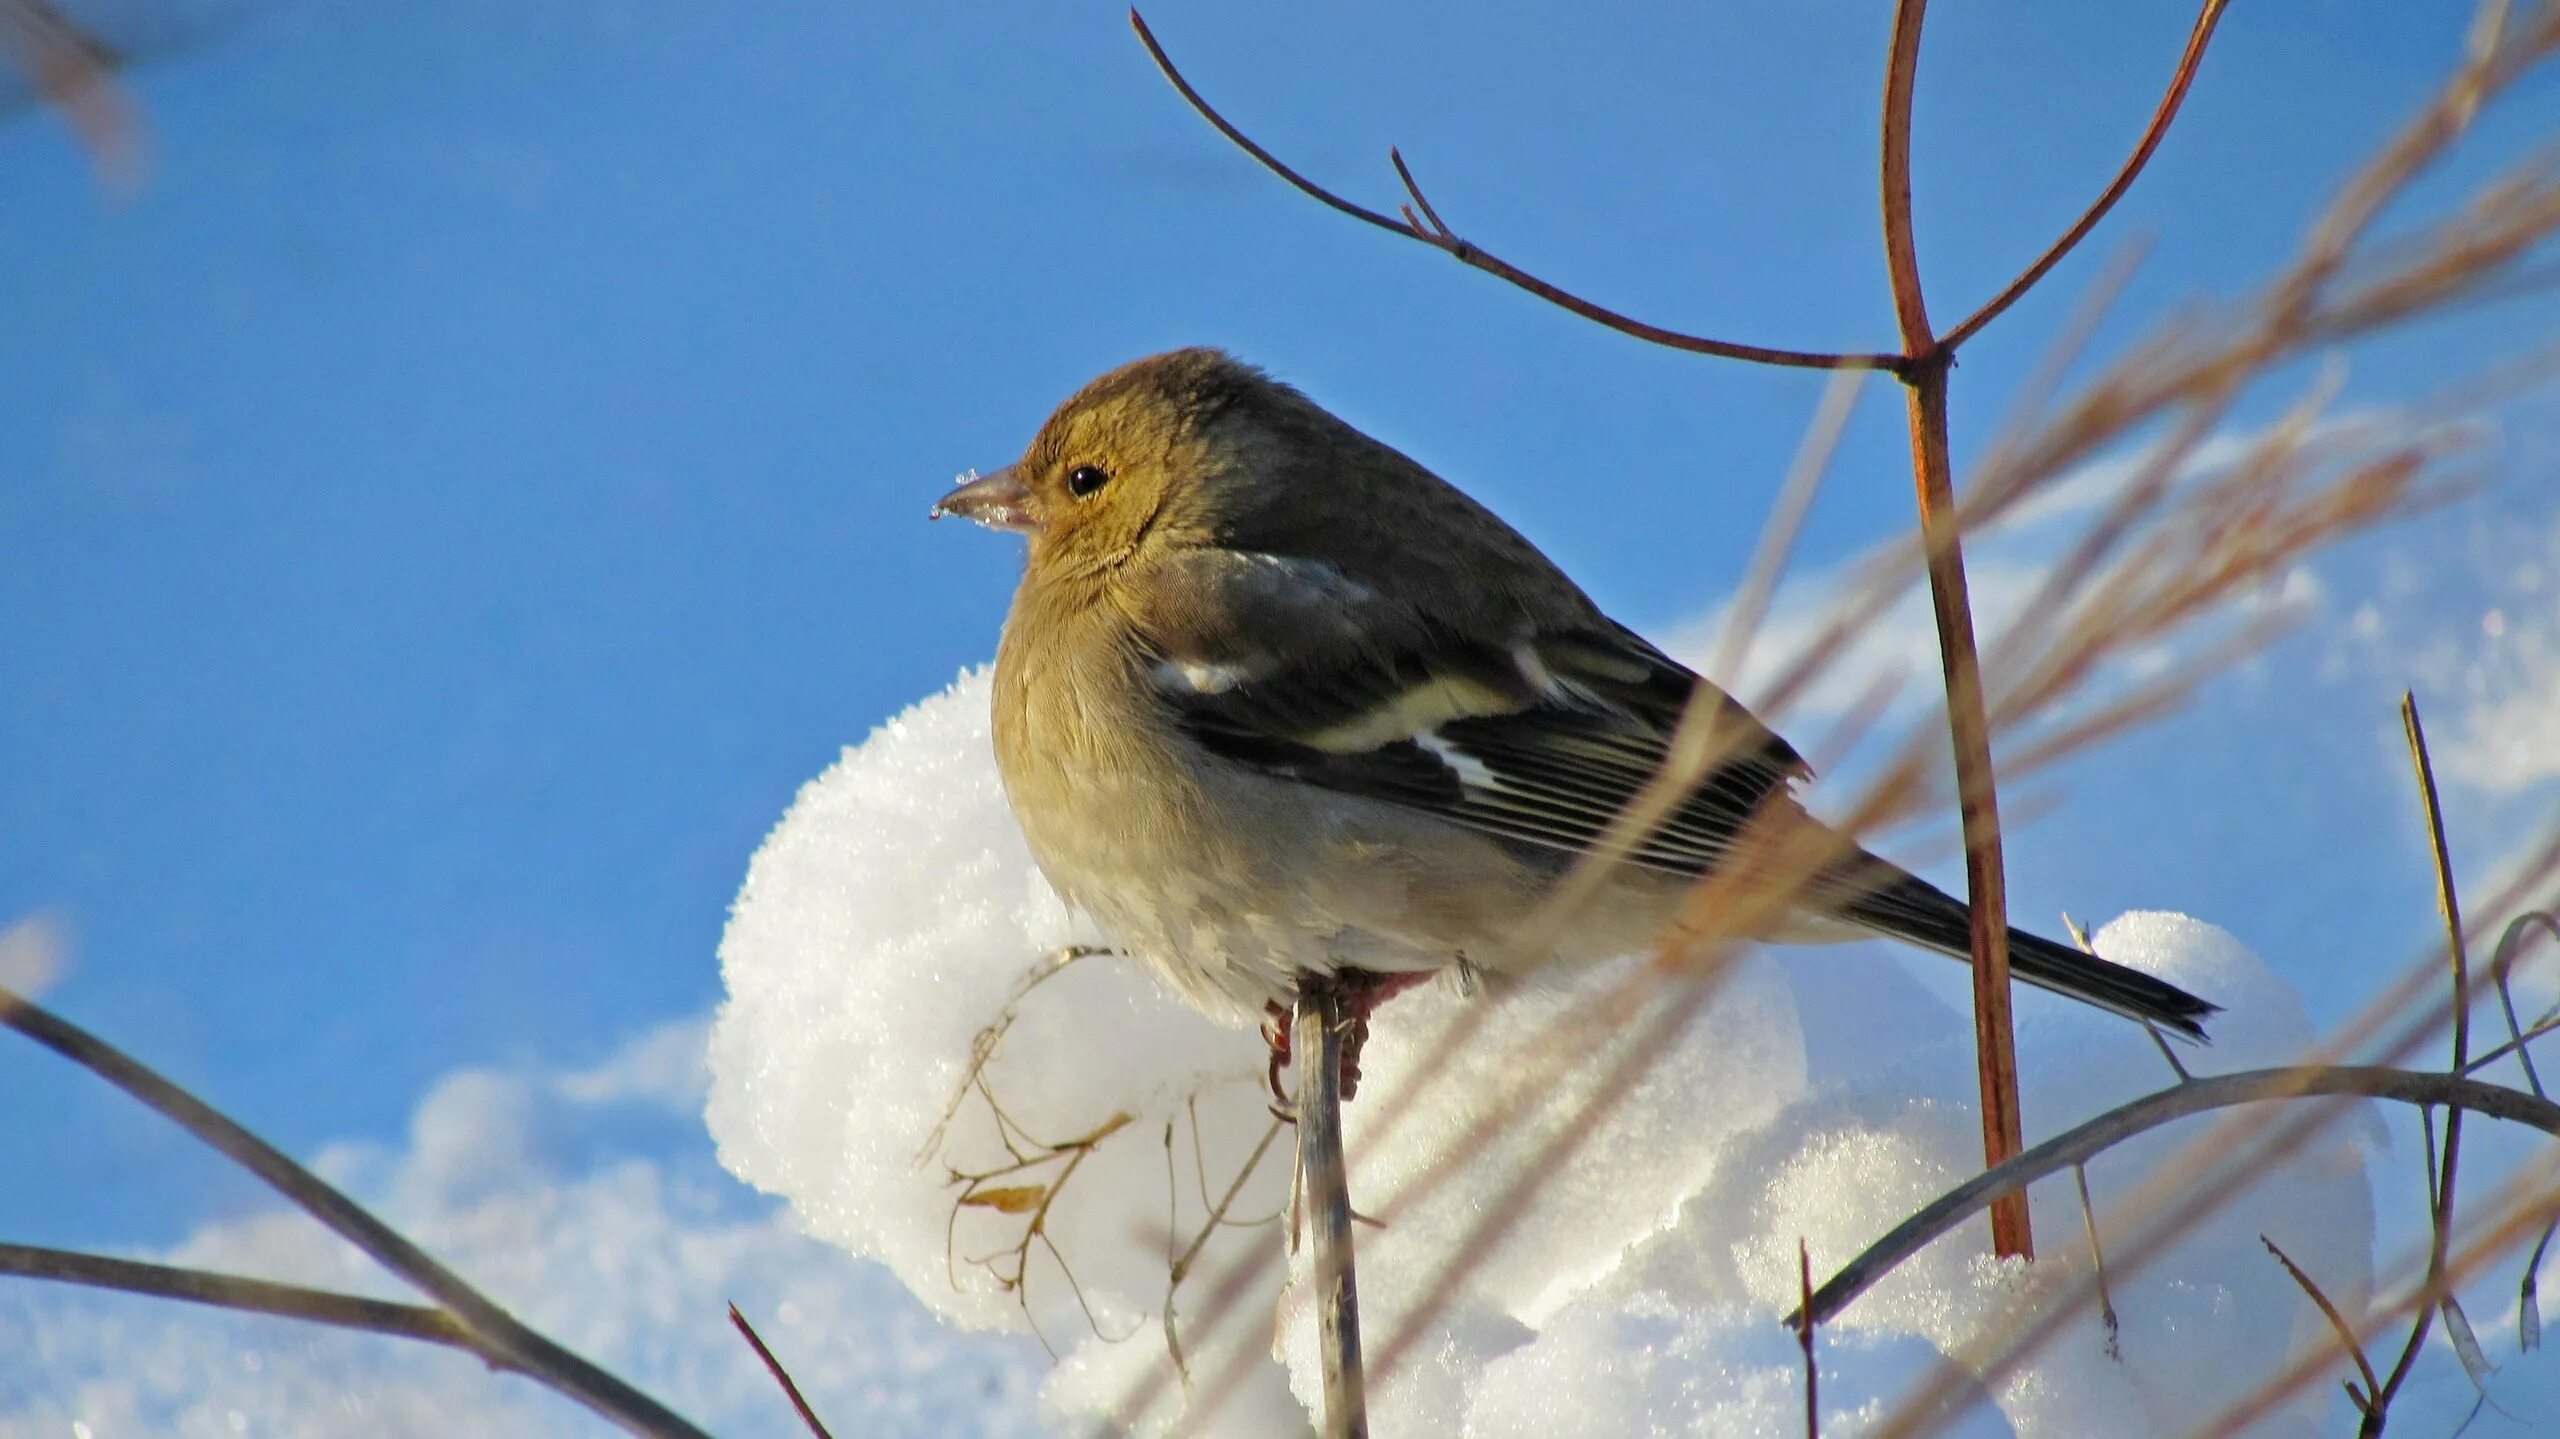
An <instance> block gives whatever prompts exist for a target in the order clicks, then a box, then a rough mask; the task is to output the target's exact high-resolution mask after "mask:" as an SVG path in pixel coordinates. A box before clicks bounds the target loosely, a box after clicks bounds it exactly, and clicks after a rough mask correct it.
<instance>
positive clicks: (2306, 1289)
mask: <svg viewBox="0 0 2560 1439" xmlns="http://www.w3.org/2000/svg"><path fill="white" fill-rule="evenodd" d="M2258 1242H2259V1243H2260V1244H2263V1245H2265V1246H2267V1252H2268V1253H2269V1254H2272V1255H2274V1256H2275V1257H2276V1263H2278V1264H2281V1265H2283V1266H2284V1272H2285V1273H2287V1274H2290V1275H2292V1276H2293V1282H2294V1283H2295V1284H2298V1285H2300V1286H2301V1287H2302V1292H2303V1293H2304V1294H2306V1295H2308V1296H2310V1299H2311V1302H2312V1303H2313V1304H2314V1305H2316V1306H2318V1307H2319V1310H2320V1315H2321V1317H2322V1318H2324V1319H2326V1320H2328V1321H2329V1328H2330V1330H2331V1331H2332V1332H2334V1333H2335V1334H2336V1335H2337V1336H2338V1347H2339V1348H2341V1349H2344V1350H2345V1351H2347V1357H2348V1358H2349V1359H2352V1360H2354V1361H2355V1366H2356V1373H2357V1374H2358V1375H2360V1376H2362V1377H2363V1379H2364V1387H2362V1388H2358V1387H2356V1384H2355V1381H2353V1380H2349V1381H2347V1382H2346V1384H2345V1388H2346V1391H2347V1400H2348V1402H2350V1403H2352V1404H2354V1405H2355V1406H2356V1412H2357V1413H2359V1414H2361V1415H2363V1416H2364V1423H2363V1424H2362V1425H2361V1426H2360V1427H2359V1428H2358V1430H2357V1433H2358V1436H2359V1439H2373V1436H2374V1435H2378V1434H2380V1433H2381V1432H2382V1417H2383V1410H2382V1407H2381V1406H2380V1405H2379V1404H2377V1403H2376V1402H2375V1400H2374V1396H2375V1395H2377V1394H2379V1393H2381V1392H2382V1383H2381V1381H2380V1380H2378V1379H2376V1378H2374V1377H2373V1362H2372V1361H2371V1360H2369V1359H2367V1358H2365V1357H2364V1345H2362V1344H2360V1343H2358V1342H2357V1341H2356V1331H2355V1329H2354V1328H2353V1327H2352V1326H2350V1325H2349V1324H2348V1323H2347V1316H2345V1315H2344V1314H2341V1313H2339V1312H2338V1306H2337V1305H2335V1304H2333V1303H2331V1302H2330V1300H2329V1296H2328V1295H2327V1294H2326V1293H2324V1292H2323V1291H2322V1290H2321V1288H2320V1286H2319V1285H2318V1284H2317V1283H2315V1282H2314V1281H2313V1280H2312V1278H2311V1276H2310V1275H2308V1274H2305V1273H2303V1272H2302V1266H2301V1265H2299V1264H2296V1263H2294V1262H2293V1257H2292V1256H2291V1255H2289V1254H2287V1253H2285V1252H2284V1250H2282V1249H2281V1248H2278V1247H2277V1245H2276V1242H2275V1241H2274V1240H2272V1239H2269V1238H2268V1237H2267V1236H2265V1235H2263V1234H2261V1235H2259V1236H2258Z"/></svg>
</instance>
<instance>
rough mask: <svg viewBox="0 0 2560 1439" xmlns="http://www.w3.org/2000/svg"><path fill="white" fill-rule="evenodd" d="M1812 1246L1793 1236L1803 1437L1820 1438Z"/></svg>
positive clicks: (1820, 1383)
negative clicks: (1802, 1378) (1800, 1363)
mask: <svg viewBox="0 0 2560 1439" xmlns="http://www.w3.org/2000/svg"><path fill="white" fill-rule="evenodd" d="M1812 1314H1813V1249H1812V1247H1811V1246H1809V1245H1807V1244H1806V1243H1805V1241H1804V1236H1802V1235H1798V1236H1796V1319H1797V1323H1796V1344H1797V1345H1798V1347H1800V1348H1802V1349H1803V1350H1804V1439H1822V1372H1821V1369H1820V1367H1819V1366H1817V1365H1816V1364H1815V1363H1814V1362H1813V1319H1812Z"/></svg>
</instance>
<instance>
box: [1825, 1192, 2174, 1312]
mask: <svg viewBox="0 0 2560 1439" xmlns="http://www.w3.org/2000/svg"><path fill="white" fill-rule="evenodd" d="M2071 1178H2072V1181H2073V1182H2074V1183H2075V1184H2077V1185H2078V1186H2079V1188H2080V1227H2081V1229H2082V1230H2083V1231H2085V1232H2086V1233H2087V1234H2088V1236H2089V1268H2090V1271H2091V1272H2092V1273H2094V1274H2095V1275H2097V1278H2098V1322H2099V1323H2100V1324H2101V1325H2103V1326H2105V1328H2106V1331H2107V1357H2108V1358H2109V1359H2115V1360H2122V1359H2123V1358H2124V1349H2123V1347H2122V1345H2121V1344H2120V1343H2119V1342H2118V1341H2119V1339H2120V1338H2121V1336H2122V1335H2123V1333H2124V1325H2123V1323H2122V1322H2120V1321H2119V1320H2118V1319H2117V1318H2116V1300H2115V1296H2114V1295H2113V1294H2110V1293H2108V1292H2107V1251H2106V1250H2105V1249H2103V1248H2101V1247H2100V1246H2099V1244H2098V1206H2097V1205H2095V1204H2093V1203H2091V1202H2090V1199H2089V1167H2088V1166H2087V1165H2085V1164H2075V1165H2073V1166H2071ZM1812 1297H1813V1296H1812V1295H1811V1294H1807V1295H1806V1296H1805V1298H1806V1299H1807V1300H1808V1301H1809V1300H1811V1299H1812Z"/></svg>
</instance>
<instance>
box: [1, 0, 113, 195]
mask: <svg viewBox="0 0 2560 1439" xmlns="http://www.w3.org/2000/svg"><path fill="white" fill-rule="evenodd" d="M0 62H5V63H8V64H12V65H14V66H16V67H17V69H18V70H19V71H20V73H22V74H24V75H25V76H26V77H27V81H28V83H29V84H30V85H32V86H34V88H35V92H36V94H37V96H38V97H39V98H41V99H42V100H43V101H44V102H45V103H46V104H48V105H51V106H52V107H54V108H55V109H56V110H58V111H60V112H61V114H62V118H63V119H64V120H65V121H66V122H67V123H69V125H70V126H71V133H72V134H73V135H75V136H77V137H78V139H79V141H80V144H81V146H82V148H84V149H86V150H87V151H88V152H89V156H90V160H91V163H92V164H94V165H95V166H96V167H97V173H98V176H99V178H101V179H103V180H105V181H107V182H108V183H109V184H110V185H112V186H113V187H114V188H116V189H118V190H123V191H131V190H134V189H136V188H138V187H139V186H140V185H141V182H142V178H143V158H142V121H141V118H140V116H139V115H137V114H136V113H135V111H134V108H133V99H132V97H131V96H129V95H127V94H126V93H125V90H124V87H123V86H122V85H121V84H119V83H117V80H116V68H117V65H118V63H119V57H118V56H117V55H116V53H115V51H114V50H113V49H111V48H109V47H108V45H107V43H106V42H105V41H103V40H101V39H99V38H98V36H97V35H96V34H95V33H93V32H91V31H90V30H88V29H87V28H85V27H84V26H82V25H81V24H80V22H79V21H77V20H75V19H73V18H72V17H71V16H70V15H68V14H65V13H64V12H63V9H62V7H61V6H59V5H56V4H54V3H53V0H0Z"/></svg>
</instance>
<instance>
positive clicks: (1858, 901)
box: [1841, 859, 2221, 1040]
mask: <svg viewBox="0 0 2560 1439" xmlns="http://www.w3.org/2000/svg"><path fill="white" fill-rule="evenodd" d="M1869 863H1870V864H1871V865H1873V866H1874V868H1873V869H1869V870H1867V871H1866V873H1865V874H1863V875H1862V876H1861V878H1862V879H1870V880H1871V879H1872V878H1873V877H1874V876H1875V875H1876V873H1877V871H1887V872H1889V873H1890V875H1891V877H1890V878H1889V879H1886V880H1885V881H1884V882H1883V883H1882V884H1880V885H1878V886H1877V887H1876V888H1873V889H1870V890H1868V891H1867V892H1865V893H1863V894H1860V895H1858V896H1856V897H1855V898H1852V899H1850V900H1849V901H1848V902H1847V903H1846V904H1844V905H1843V906H1842V908H1841V913H1842V915H1843V916H1844V917H1845V918H1848V919H1850V920H1853V921H1855V922H1857V923H1859V924H1862V925H1865V926H1867V927H1868V928H1870V929H1873V930H1876V931H1877V932H1879V933H1881V934H1885V935H1889V936H1891V937H1893V938H1895V939H1899V940H1902V941H1904V942H1906V943H1909V944H1916V945H1918V946H1920V947H1921V948H1922V949H1930V950H1935V951H1937V952H1938V953H1940V954H1943V955H1948V956H1951V957H1953V958H1956V959H1969V958H1971V956H1972V952H1973V919H1972V914H1971V912H1970V911H1969V910H1967V909H1966V908H1965V906H1964V905H1963V903H1962V902H1961V901H1958V900H1956V899H1954V898H1953V897H1951V896H1949V895H1947V894H1945V893H1943V892H1941V891H1940V890H1939V889H1938V888H1937V887H1936V886H1935V885H1932V884H1930V883H1929V882H1928V881H1927V880H1924V879H1921V878H1919V877H1917V876H1915V875H1910V874H1904V873H1902V872H1901V871H1900V870H1895V869H1893V868H1892V867H1891V866H1889V865H1886V864H1885V863H1884V862H1882V861H1881V860H1872V859H1870V860H1869ZM2009 973H2010V974H2011V975H2012V976H2013V977H2015V978H2018V979H2021V980H2024V981H2026V982H2027V983H2029V984H2032V985H2034V986H2036V987H2037V988H2039V989H2049V990H2052V991H2053V992H2054V993H2056V994H2060V995H2065V996H2067V997H2069V998H2072V999H2076V1000H2079V1001H2080V1002H2081V1003H2083V1004H2093V1005H2096V1006H2097V1007H2098V1008H2100V1009H2104V1010H2109V1011H2112V1012H2113V1013H2116V1014H2121V1015H2123V1016H2124V1017H2125V1018H2127V1019H2134V1020H2146V1021H2148V1022H2150V1023H2152V1024H2156V1025H2158V1026H2160V1027H2161V1028H2162V1029H2166V1030H2168V1031H2170V1032H2172V1033H2174V1034H2178V1035H2181V1036H2184V1037H2185V1038H2188V1039H2193V1040H2202V1039H2204V1037H2205V1032H2204V1020H2205V1017H2206V1016H2207V1015H2210V1014H2213V1013H2215V1012H2216V1011H2218V1010H2219V1009H2220V1008H2221V1006H2220V1005H2217V1004H2213V1003H2210V1002H2208V1001H2205V1000H2202V999H2198V998H2197V997H2195V996H2194V995H2192V994H2189V993H2187V992H2186V991H2185V990H2183V989H2180V988H2178V987H2177V986H2176V985H2174V984H2171V983H2169V982H2168V981H2166V980H2162V979H2154V978H2153V977H2151V976H2150V975H2147V974H2144V973H2143V972H2142V971H2140V970H2137V969H2127V968H2125V967H2124V966H2123V965H2121V964H2116V963H2113V962H2111V961H2109V960H2104V959H2100V958H2098V957H2097V956H2096V955H2093V954H2083V953H2081V952H2080V951H2079V950H2077V949H2074V948H2072V947H2071V946H2069V945H2065V944H2056V943H2055V942H2053V941H2052V940H2049V939H2046V938H2044V937H2043V936H2041V935H2035V934H2029V933H2028V932H2027V931H2025V930H2023V929H2018V928H2015V927H2014V926H2013V927H2012V928H2011V929H2010V930H2009Z"/></svg>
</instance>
